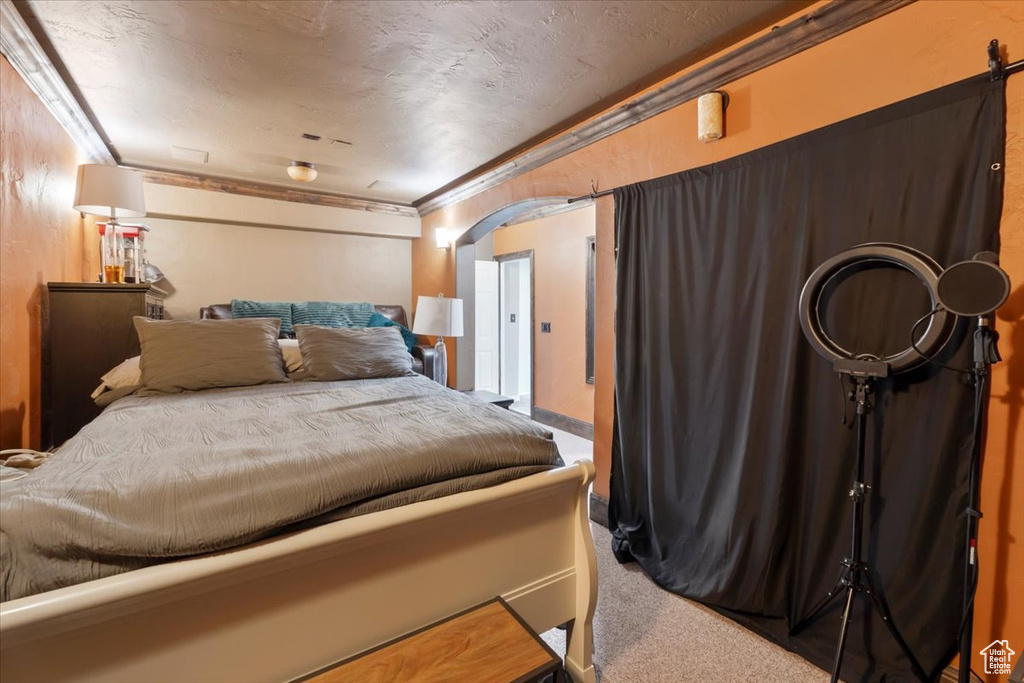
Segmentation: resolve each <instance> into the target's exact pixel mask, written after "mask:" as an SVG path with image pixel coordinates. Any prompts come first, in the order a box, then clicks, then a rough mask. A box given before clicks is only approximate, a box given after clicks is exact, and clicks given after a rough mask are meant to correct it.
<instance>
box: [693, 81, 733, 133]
mask: <svg viewBox="0 0 1024 683" xmlns="http://www.w3.org/2000/svg"><path fill="white" fill-rule="evenodd" d="M728 106H729V95H728V94H726V93H724V92H722V91H721V90H713V91H712V92H709V93H705V94H703V95H701V96H700V97H699V98H698V99H697V139H698V140H700V141H701V142H711V141H712V140H717V139H719V138H720V137H722V135H723V134H724V131H725V108H726V107H728Z"/></svg>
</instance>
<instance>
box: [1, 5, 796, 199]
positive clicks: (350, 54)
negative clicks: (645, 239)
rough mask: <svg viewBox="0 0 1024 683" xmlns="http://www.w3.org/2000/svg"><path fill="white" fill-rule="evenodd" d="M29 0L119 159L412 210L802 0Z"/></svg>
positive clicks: (41, 25) (53, 48) (32, 10)
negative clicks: (312, 171) (200, 159)
mask: <svg viewBox="0 0 1024 683" xmlns="http://www.w3.org/2000/svg"><path fill="white" fill-rule="evenodd" d="M21 4H22V6H27V8H28V9H29V11H30V12H31V13H32V14H34V15H35V18H36V19H37V20H38V22H39V23H38V24H37V30H38V29H39V28H40V27H41V29H42V32H43V33H45V39H46V40H48V41H49V43H51V47H52V51H54V52H55V53H56V56H57V57H58V60H59V62H62V63H63V66H64V68H65V69H66V70H67V74H68V75H69V76H70V78H71V80H72V81H73V82H74V87H75V88H76V89H77V91H78V93H79V94H80V96H81V97H82V98H83V99H84V103H85V104H86V106H87V107H88V108H89V109H90V110H91V111H92V113H93V115H94V117H95V119H96V121H97V122H98V123H99V126H100V128H101V129H102V133H103V134H104V135H105V136H106V137H107V139H108V140H109V141H110V143H111V145H112V147H113V149H114V152H115V154H116V155H117V156H118V157H119V159H120V161H121V162H122V163H125V164H130V165H138V166H146V167H153V168H160V169H166V170H177V171H185V172H193V173H201V174H206V175H213V176H223V177H230V178H238V179H243V180H250V181H257V182H261V183H274V184H279V185H283V186H294V185H295V183H292V181H290V180H289V179H288V177H287V176H286V174H285V171H284V167H285V165H286V164H287V163H288V161H290V160H292V159H299V160H304V161H310V162H313V163H315V164H317V166H318V167H319V168H320V177H319V178H318V179H317V180H316V181H315V182H313V183H311V184H309V185H307V186H304V188H308V189H310V190H317V191H321V192H333V193H340V194H347V195H353V196H359V197H367V198H375V199H384V200H391V201H399V202H411V201H412V200H415V199H417V198H419V197H422V196H424V195H426V194H428V193H430V192H432V191H433V190H436V189H438V188H439V187H441V186H443V185H445V184H447V183H449V182H450V181H452V180H454V179H456V178H458V177H459V176H462V175H464V174H466V173H468V172H469V171H472V170H473V169H475V168H477V167H479V166H481V165H483V164H485V163H486V162H488V161H490V160H492V159H494V158H495V157H498V156H500V155H501V154H503V153H505V152H507V151H508V150H510V149H513V148H515V147H517V146H519V145H522V144H523V143H524V142H527V141H529V140H531V139H532V138H535V137H536V136H538V135H539V134H541V133H543V132H545V131H549V130H551V129H552V128H553V127H555V126H558V125H560V124H563V123H565V122H566V121H571V120H572V119H573V117H574V116H575V115H578V114H580V112H584V111H586V110H588V109H590V108H592V107H594V106H595V105H597V104H599V103H602V102H605V101H606V100H607V99H608V98H609V97H610V96H612V95H621V94H622V91H623V90H624V89H626V88H629V87H631V86H635V85H636V84H638V83H641V82H644V80H645V79H647V78H649V77H651V76H652V75H656V74H657V75H664V70H665V69H666V68H669V67H672V68H677V67H680V66H682V65H684V64H685V63H687V61H692V60H694V59H696V58H699V57H701V56H703V55H704V54H706V53H707V51H708V50H709V49H710V48H712V47H719V46H721V45H722V43H723V41H726V40H734V39H736V38H738V37H740V36H743V35H746V34H749V33H751V32H753V31H755V30H757V29H760V28H762V27H764V26H766V25H768V24H770V23H771V22H772V21H775V20H777V19H779V18H781V17H782V16H785V15H786V14H788V13H791V12H793V11H795V10H796V9H798V8H799V7H801V6H803V5H806V4H807V3H806V2H799V1H798V2H792V1H788V0H765V1H749V0H747V1H743V0H741V1H727V0H712V1H709V2H660V1H659V2H653V1H652V2H643V1H638V0H617V1H607V2H604V1H596V0H592V1H583V2H566V1H552V2H527V1H518V2H485V1H475V2H457V1H438V2H376V1H356V0H350V1H338V0H316V1H312V0H310V1H304V0H284V1H278V2H262V1H261V2H257V1H248V2H245V1H237V2H236V1H222V0H192V1H181V0H135V1H131V0H30V1H29V2H28V3H27V5H26V3H24V2H23V3H21ZM44 42H46V41H45V40H44ZM303 133H313V134H317V135H321V136H323V140H322V141H320V142H310V141H307V140H303V139H302V138H301V137H300V136H301V134H303ZM329 139H338V140H344V141H346V142H350V143H351V146H348V145H340V144H331V143H330V142H328V140H329ZM172 146H179V147H185V148H191V149H199V150H204V151H207V152H209V162H208V163H206V164H202V163H196V162H194V161H187V160H181V159H176V158H174V157H172V153H171V152H172V150H171V147H172ZM374 181H381V182H380V183H378V184H377V186H375V187H374V188H372V189H368V186H369V185H371V184H372V183H373V182H374Z"/></svg>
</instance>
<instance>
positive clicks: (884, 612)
mask: <svg viewBox="0 0 1024 683" xmlns="http://www.w3.org/2000/svg"><path fill="white" fill-rule="evenodd" d="M865 579H866V583H867V588H866V590H867V594H868V597H870V598H871V602H872V603H873V604H874V606H875V609H877V610H878V613H879V614H880V615H881V616H882V622H883V623H885V627H886V628H887V629H889V634H890V635H891V636H892V638H893V640H895V641H896V644H897V645H899V646H900V650H901V651H902V652H903V656H904V657H906V658H907V660H908V661H909V662H910V668H911V669H913V671H914V675H915V676H917V678H918V679H919V680H921V681H927V680H928V676H927V675H925V673H924V669H922V668H921V663H920V662H918V661H917V657H915V656H914V653H913V652H911V651H910V646H909V645H907V641H905V640H903V636H901V635H900V632H899V631H897V630H896V625H895V624H894V623H892V614H890V613H889V606H888V605H886V604H885V601H884V600H882V597H881V596H880V595H879V594H878V593H877V592H876V591H875V584H874V582H873V581H872V580H871V576H870V575H867V573H866V572H865Z"/></svg>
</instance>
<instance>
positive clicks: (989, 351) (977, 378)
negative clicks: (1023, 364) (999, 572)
mask: <svg viewBox="0 0 1024 683" xmlns="http://www.w3.org/2000/svg"><path fill="white" fill-rule="evenodd" d="M998 342H999V333H998V332H996V331H995V330H993V329H992V320H991V319H990V318H988V317H987V316H979V317H978V328H977V329H976V330H975V331H974V371H973V375H974V443H973V444H972V446H971V458H970V461H969V462H968V475H967V477H968V478H967V486H968V491H967V510H966V513H967V538H966V543H967V548H966V550H967V563H966V564H965V565H964V609H963V622H962V623H961V626H960V670H959V672H958V674H959V675H958V678H957V681H958V683H970V680H971V655H972V652H971V648H972V645H971V639H972V637H973V635H974V594H975V592H976V589H977V587H978V520H979V519H981V511H980V510H979V509H978V505H979V498H980V494H981V491H980V488H981V454H982V451H983V449H984V443H983V440H984V434H983V433H982V432H983V429H984V426H985V413H986V411H985V408H986V406H987V405H988V402H987V401H986V398H987V396H986V392H987V391H988V380H989V376H990V374H991V369H992V364H993V363H998V362H999V361H1001V360H1002V358H1001V357H1000V356H999V349H998V347H997V344H998Z"/></svg>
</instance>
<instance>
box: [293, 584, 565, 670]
mask: <svg viewBox="0 0 1024 683" xmlns="http://www.w3.org/2000/svg"><path fill="white" fill-rule="evenodd" d="M560 666H561V660H560V659H559V658H558V657H557V656H556V655H555V653H554V652H552V651H551V649H550V648H548V647H547V645H545V644H544V643H543V641H541V640H540V638H538V637H537V636H536V635H535V634H534V633H533V632H532V631H531V630H530V629H529V627H528V626H526V624H525V623H523V622H522V621H521V620H520V619H519V617H518V616H517V615H515V614H514V613H513V612H511V611H510V609H509V608H508V606H507V605H506V604H505V603H504V601H502V600H500V599H496V600H492V601H490V602H487V603H484V604H483V605H480V606H478V607H475V608H473V609H471V610H469V611H466V612H463V613H461V614H458V615H456V616H454V617H451V618H449V619H446V620H444V621H441V622H438V623H436V624H433V625H431V626H427V627H425V628H423V629H421V630H419V631H416V632H414V633H412V634H410V635H408V636H404V637H402V638H400V639H398V640H396V641H392V642H391V643H388V644H385V645H382V646H380V647H378V648H375V649H373V650H370V651H369V652H366V653H364V654H362V655H358V656H357V657H355V658H353V659H349V660H347V661H345V662H342V663H341V664H340V665H338V666H336V667H335V668H332V669H329V670H327V671H324V672H322V673H319V674H315V675H314V676H313V677H311V678H305V679H302V680H303V681H305V682H306V683H394V682H395V681H402V682H403V683H428V682H429V683H444V682H446V681H452V682H454V681H460V682H461V681H473V682H474V683H512V682H513V681H524V680H533V678H534V677H537V676H539V675H541V674H544V673H549V672H552V671H554V670H555V668H557V667H560Z"/></svg>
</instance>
